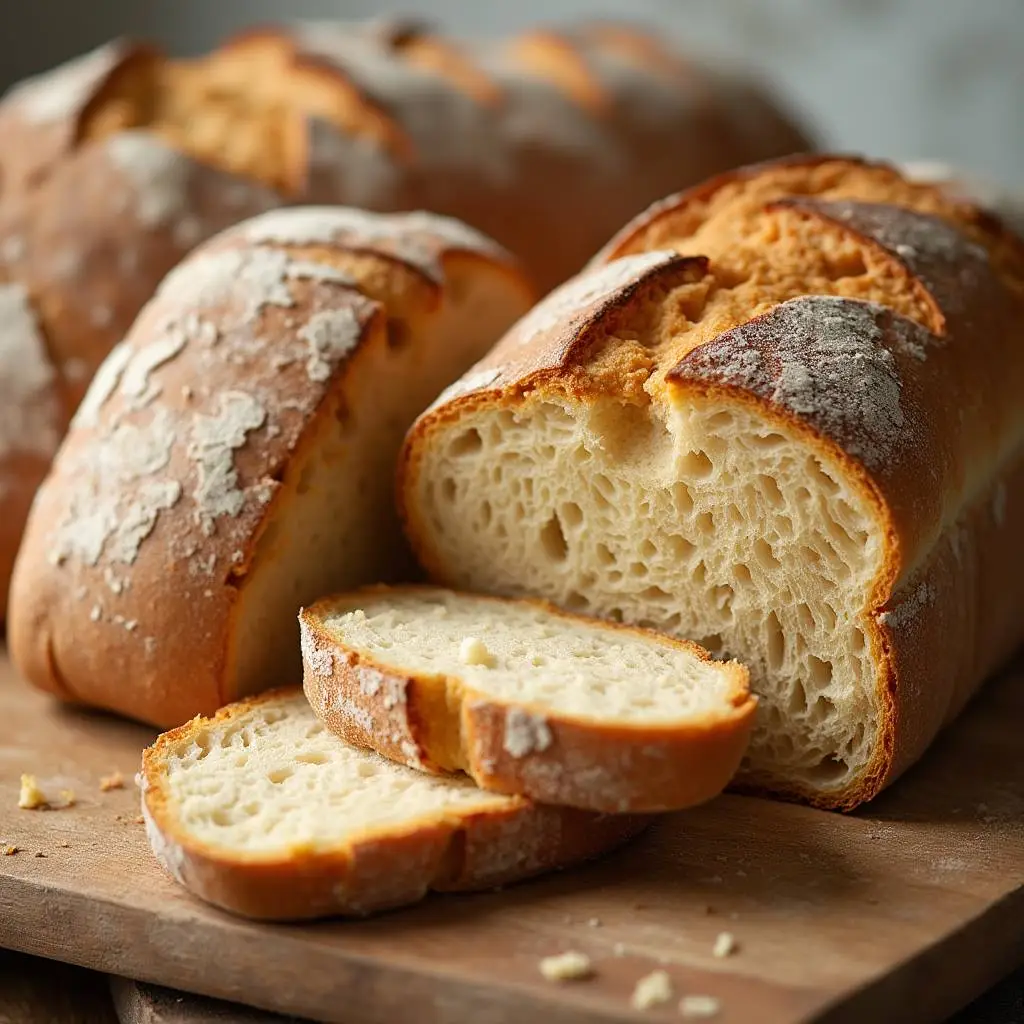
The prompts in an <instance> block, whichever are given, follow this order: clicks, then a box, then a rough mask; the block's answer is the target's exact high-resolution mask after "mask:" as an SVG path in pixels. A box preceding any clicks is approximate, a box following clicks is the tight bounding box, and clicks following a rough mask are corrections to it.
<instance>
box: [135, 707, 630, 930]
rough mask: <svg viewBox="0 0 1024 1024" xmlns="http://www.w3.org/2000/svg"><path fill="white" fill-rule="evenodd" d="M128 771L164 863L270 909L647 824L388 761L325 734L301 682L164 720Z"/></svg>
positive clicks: (308, 912) (197, 883)
mask: <svg viewBox="0 0 1024 1024" xmlns="http://www.w3.org/2000/svg"><path fill="white" fill-rule="evenodd" d="M141 785H142V790H143V795H142V808H143V814H144V817H145V819H146V829H147V833H148V835H149V839H150V843H151V845H152V848H153V852H154V853H155V855H156V857H157V859H158V860H159V862H160V863H161V864H162V865H163V867H164V868H165V869H166V870H167V871H168V873H169V874H171V875H172V876H173V877H174V878H175V879H176V880H177V881H178V882H180V883H181V884H182V885H184V886H185V887H186V888H187V889H188V890H189V891H190V892H192V893H193V894H194V895H196V896H198V897H199V898H201V899H204V900H206V901H208V902H210V903H213V904H215V905H217V906H220V907H223V908H224V909H226V910H229V911H232V912H234V913H237V914H241V915H244V916H248V917H255V918H263V919H270V920H273V919H299V918H314V917H325V916H329V915H335V914H345V915H361V914H369V913H372V912H374V911H378V910H385V909H388V908H391V907H397V906H401V905H403V904H408V903H413V902H415V901H417V900H419V899H422V898H423V897H424V896H425V895H426V894H427V892H428V891H429V890H438V891H454V890H469V889H485V888H490V887H494V886H499V885H505V884H508V883H511V882H515V881H519V880H521V879H524V878H528V877H530V876H531V875H536V874H538V873H540V872H543V871H547V870H552V869H554V868H559V867H566V866H568V865H570V864H572V863H575V862H578V861H580V860H583V859H586V858H588V857H593V856H595V855H597V854H599V853H601V852H603V851H604V850H607V849H610V848H611V847H613V846H616V845H618V844H619V843H621V842H623V841H625V840H626V839H628V838H629V837H630V836H632V835H635V834H636V833H637V832H639V831H640V830H641V829H642V827H643V825H644V819H642V818H639V817H630V816H624V815H622V816H614V817H612V816H599V815H589V814H585V813H582V812H578V811H572V810H567V809H564V808H554V807H542V806H539V805H537V804H533V803H531V802H530V801H527V800H523V799H521V798H519V797H507V796H498V795H496V794H493V793H485V792H483V791H481V790H479V789H477V788H476V786H474V785H473V784H472V782H471V781H470V780H469V779H467V778H465V777H460V776H452V777H449V776H446V777H438V776H432V775H427V774H424V773H423V772H418V771H415V770H413V769H411V768H406V767H404V766H402V765H396V764H393V763H392V762H390V761H388V760H386V759H384V758H382V757H379V756H378V755H377V754H374V753H371V752H370V751H366V750H361V749H358V748H356V747H352V746H349V745H348V744H346V743H344V742H342V741H341V740H339V739H338V738H336V737H335V736H332V735H331V734H330V733H329V732H328V731H327V730H326V729H325V728H324V726H323V725H322V724H321V723H320V722H319V721H318V720H317V719H316V718H315V716H314V715H313V713H312V711H311V710H310V707H309V705H308V703H307V702H306V699H305V697H304V696H303V694H302V691H301V690H298V689H293V690H283V691H274V692H271V693H268V694H265V695H263V696H261V697H257V698H252V699H250V700H248V701H243V702H240V703H238V704H234V705H231V706H229V707H226V708H223V709H222V710H221V711H219V712H218V713H217V715H216V716H215V717H213V718H197V719H195V720H193V721H191V722H189V723H188V724H187V725H184V726H181V727H179V728H178V729H175V730H173V731H172V732H169V733H166V734H164V735H163V736H161V737H160V738H159V739H158V740H157V741H156V743H154V744H153V746H151V747H150V748H149V749H147V750H146V751H145V753H144V755H143V765H142V773H141Z"/></svg>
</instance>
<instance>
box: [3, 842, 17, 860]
mask: <svg viewBox="0 0 1024 1024" xmlns="http://www.w3.org/2000/svg"><path fill="white" fill-rule="evenodd" d="M20 852H21V847H20V846H15V845H14V844H13V843H6V844H4V845H3V846H0V854H3V855H4V856H5V857H13V856H14V855H15V854H16V853H20Z"/></svg>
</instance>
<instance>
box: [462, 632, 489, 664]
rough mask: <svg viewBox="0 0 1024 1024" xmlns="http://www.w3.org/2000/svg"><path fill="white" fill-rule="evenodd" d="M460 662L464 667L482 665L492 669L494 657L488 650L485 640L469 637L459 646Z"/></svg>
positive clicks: (464, 638)
mask: <svg viewBox="0 0 1024 1024" xmlns="http://www.w3.org/2000/svg"><path fill="white" fill-rule="evenodd" d="M459 661H461V662H462V664H463V665H482V666H483V667H484V668H491V667H492V666H493V665H494V655H493V654H491V652H490V651H489V650H487V645H486V644H485V643H484V642H483V640H478V639H477V638H476V637H475V636H467V637H463V638H462V643H461V644H459Z"/></svg>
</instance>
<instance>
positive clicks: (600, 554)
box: [597, 543, 615, 565]
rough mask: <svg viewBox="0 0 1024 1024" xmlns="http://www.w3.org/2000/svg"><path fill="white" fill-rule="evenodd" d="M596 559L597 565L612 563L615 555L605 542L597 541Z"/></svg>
mask: <svg viewBox="0 0 1024 1024" xmlns="http://www.w3.org/2000/svg"><path fill="white" fill-rule="evenodd" d="M597 561H598V564H599V565H614V564H615V556H614V555H613V554H612V549H611V548H610V547H608V545H607V544H603V543H599V544H598V545H597Z"/></svg>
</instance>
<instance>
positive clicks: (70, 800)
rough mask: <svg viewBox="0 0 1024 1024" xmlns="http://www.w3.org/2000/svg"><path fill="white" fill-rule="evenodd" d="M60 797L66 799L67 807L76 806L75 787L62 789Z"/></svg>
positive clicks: (65, 804)
mask: <svg viewBox="0 0 1024 1024" xmlns="http://www.w3.org/2000/svg"><path fill="white" fill-rule="evenodd" d="M60 798H61V799H62V800H63V801H64V806H65V807H74V806H75V803H76V799H75V791H74V790H73V789H62V790H61V791H60Z"/></svg>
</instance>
